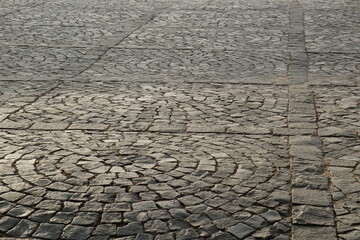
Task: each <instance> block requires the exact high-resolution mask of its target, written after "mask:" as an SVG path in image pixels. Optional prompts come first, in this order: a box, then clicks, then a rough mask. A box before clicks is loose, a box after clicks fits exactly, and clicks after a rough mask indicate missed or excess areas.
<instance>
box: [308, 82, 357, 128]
mask: <svg viewBox="0 0 360 240" xmlns="http://www.w3.org/2000/svg"><path fill="white" fill-rule="evenodd" d="M315 91H316V107H317V110H316V111H317V113H318V125H319V127H320V128H325V127H337V128H341V129H354V130H355V129H359V128H360V96H359V93H360V88H359V87H351V88H350V87H336V88H334V87H327V88H317V89H315Z"/></svg>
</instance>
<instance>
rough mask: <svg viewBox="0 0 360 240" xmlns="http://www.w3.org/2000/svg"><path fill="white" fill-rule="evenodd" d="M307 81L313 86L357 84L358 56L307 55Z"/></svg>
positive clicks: (359, 70)
mask: <svg viewBox="0 0 360 240" xmlns="http://www.w3.org/2000/svg"><path fill="white" fill-rule="evenodd" d="M309 81H310V83H313V84H329V83H330V84H337V85H348V84H351V85H356V84H359V82H360V54H335V53H334V54H309Z"/></svg>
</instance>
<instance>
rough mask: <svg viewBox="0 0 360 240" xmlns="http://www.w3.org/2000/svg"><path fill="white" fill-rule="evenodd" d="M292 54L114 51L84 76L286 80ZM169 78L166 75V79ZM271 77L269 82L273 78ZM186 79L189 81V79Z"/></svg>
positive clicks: (205, 51) (213, 51)
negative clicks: (274, 78)
mask: <svg viewBox="0 0 360 240" xmlns="http://www.w3.org/2000/svg"><path fill="white" fill-rule="evenodd" d="M288 61H289V55H288V54H286V53H280V54H274V53H270V52H260V53H253V52H240V51H239V52H236V51H216V50H141V49H111V50H110V51H108V52H107V53H106V54H105V55H104V56H103V57H102V59H101V60H99V61H98V62H97V63H96V64H94V65H93V66H92V67H91V68H90V69H88V70H86V71H85V72H83V74H82V75H81V76H83V77H87V76H97V77H100V76H102V77H103V76H107V77H112V76H122V75H123V74H132V75H134V76H139V77H140V78H141V77H142V78H144V80H146V79H147V77H148V76H152V75H157V76H159V77H158V78H159V79H161V78H164V77H167V78H168V77H173V76H175V77H182V78H184V77H185V78H189V77H191V78H194V77H195V78H206V79H209V78H225V77H227V78H236V79H239V78H241V77H255V76H257V77H258V78H259V76H261V77H262V76H263V75H266V74H268V75H270V76H269V78H270V79H271V76H272V77H276V78H278V79H281V78H286V68H287V64H288ZM164 75H166V76H164ZM269 78H268V79H269ZM185 80H186V79H185Z"/></svg>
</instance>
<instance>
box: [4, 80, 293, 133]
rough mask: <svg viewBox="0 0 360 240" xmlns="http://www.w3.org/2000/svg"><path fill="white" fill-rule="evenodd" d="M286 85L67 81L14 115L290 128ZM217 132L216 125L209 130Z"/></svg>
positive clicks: (85, 120) (26, 119)
mask: <svg viewBox="0 0 360 240" xmlns="http://www.w3.org/2000/svg"><path fill="white" fill-rule="evenodd" d="M286 111H287V89H286V88H285V87H276V88H275V87H273V86H262V87H261V89H259V88H258V87H256V86H251V85H243V86H233V85H208V84H206V85H204V84H194V85H186V84H182V85H181V86H177V85H158V84H157V85H154V84H151V85H150V84H128V85H126V84H121V85H119V84H116V83H114V82H102V83H92V84H76V83H66V84H65V85H61V86H59V87H58V88H56V89H55V90H53V91H52V92H50V93H49V94H46V95H44V96H42V97H40V98H39V99H38V100H37V101H36V102H34V103H33V104H31V105H28V106H26V107H24V108H23V109H21V110H20V111H18V112H17V113H15V114H12V115H10V116H9V119H10V120H12V121H17V122H34V121H35V122H47V123H54V122H55V123H56V122H66V123H103V124H109V125H111V126H122V127H125V126H131V125H142V126H148V127H149V126H151V125H163V124H174V125H182V126H188V127H190V126H194V125H197V126H204V125H205V126H212V127H220V126H221V127H231V126H232V127H234V126H235V127H236V126H241V127H249V126H255V127H261V128H273V127H285V126H286V116H287V114H286ZM209 131H211V128H209Z"/></svg>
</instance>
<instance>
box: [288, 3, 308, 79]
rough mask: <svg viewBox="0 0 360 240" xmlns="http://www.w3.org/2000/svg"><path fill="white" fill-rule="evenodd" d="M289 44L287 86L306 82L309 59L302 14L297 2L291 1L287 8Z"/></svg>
mask: <svg viewBox="0 0 360 240" xmlns="http://www.w3.org/2000/svg"><path fill="white" fill-rule="evenodd" d="M289 21H290V30H289V43H288V50H289V51H290V55H291V60H290V64H289V69H288V82H289V84H301V83H305V82H307V81H308V68H309V59H308V55H307V52H306V46H305V32H304V12H303V10H302V7H301V4H300V2H299V0H291V1H290V7H289Z"/></svg>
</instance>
